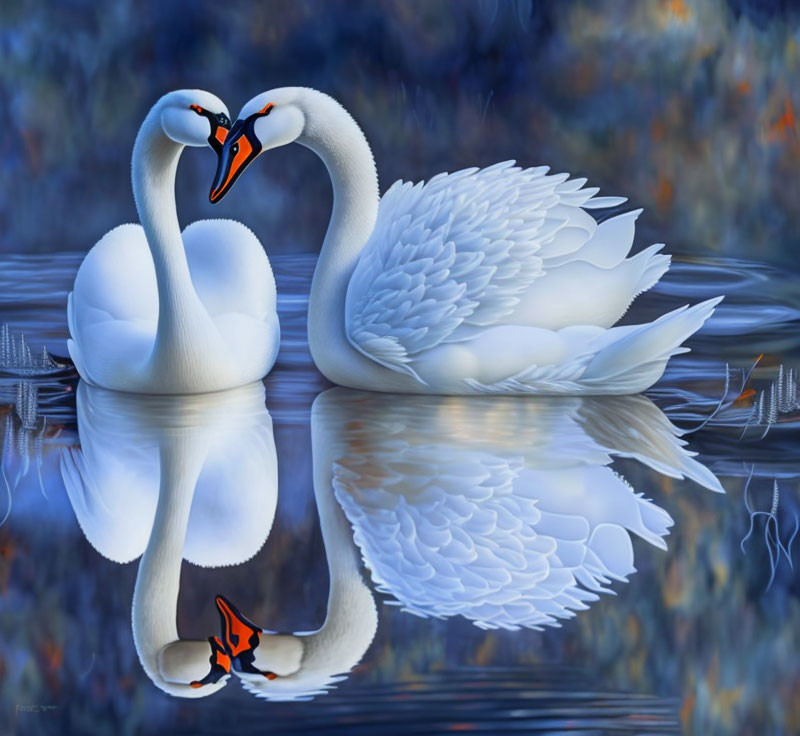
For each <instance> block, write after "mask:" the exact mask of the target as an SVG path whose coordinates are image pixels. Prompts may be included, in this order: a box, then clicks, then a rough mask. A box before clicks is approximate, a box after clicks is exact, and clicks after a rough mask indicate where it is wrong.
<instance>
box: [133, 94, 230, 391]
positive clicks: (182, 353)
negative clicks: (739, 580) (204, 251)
mask: <svg viewBox="0 0 800 736" xmlns="http://www.w3.org/2000/svg"><path fill="white" fill-rule="evenodd" d="M161 112H162V111H161V109H160V106H159V105H156V106H155V107H154V108H153V109H152V110H151V111H150V114H149V115H148V116H147V117H146V118H145V121H144V122H143V123H142V127H141V128H140V129H139V134H138V135H137V137H136V143H135V144H134V146H133V160H132V165H131V174H132V180H133V196H134V199H135V200H136V209H137V210H138V212H139V219H140V221H141V223H142V227H143V228H144V231H145V235H146V237H147V242H148V245H149V246H150V251H151V253H152V256H153V264H154V266H155V271H156V281H157V284H158V331H157V334H156V340H155V344H154V346H153V353H152V355H151V356H150V367H151V370H153V371H156V372H158V371H161V370H163V369H164V368H166V367H167V366H169V367H170V368H171V369H172V371H173V372H174V370H175V366H176V364H180V363H187V364H188V363H191V362H194V361H196V360H197V359H201V358H202V350H205V349H206V348H207V347H208V344H207V343H208V337H207V336H208V335H209V334H210V333H209V330H211V331H212V332H213V329H214V328H213V322H212V320H211V319H210V317H209V315H208V312H207V311H206V309H205V307H204V306H203V304H202V302H201V301H200V298H199V297H198V295H197V292H196V291H195V288H194V286H193V284H192V277H191V274H190V272H189V264H188V262H187V260H186V252H185V250H184V248H183V239H182V237H181V231H180V225H179V224H178V214H177V209H176V204H175V174H176V172H177V168H178V160H179V159H180V156H181V154H182V153H183V149H184V146H183V145H182V144H180V143H176V142H175V141H173V140H172V139H171V138H169V137H168V136H167V134H166V133H165V132H164V129H163V127H162V125H161ZM166 388H168V387H166Z"/></svg>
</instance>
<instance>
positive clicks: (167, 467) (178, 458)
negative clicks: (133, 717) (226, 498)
mask: <svg viewBox="0 0 800 736" xmlns="http://www.w3.org/2000/svg"><path fill="white" fill-rule="evenodd" d="M204 457H205V447H204V443H202V442H200V443H198V442H197V440H196V438H192V437H187V436H185V435H183V436H181V435H173V436H169V435H168V436H165V438H164V440H163V441H162V443H161V452H160V459H161V484H160V488H159V494H158V504H157V506H156V514H155V519H154V520H153V529H152V531H151V532H150V540H149V542H148V543H147V548H146V549H145V551H144V554H143V555H142V559H141V561H140V563H139V572H138V574H137V576H136V586H135V588H134V591H133V606H132V608H133V611H132V619H133V641H134V644H135V646H136V651H137V653H138V655H139V660H140V661H141V663H142V667H143V668H144V671H145V672H146V673H147V676H148V677H149V678H150V679H151V680H152V681H153V683H155V684H156V685H157V686H158V687H159V688H161V690H163V691H164V692H166V693H169V694H170V695H177V696H180V697H184V698H197V697H204V696H207V695H210V694H211V693H212V692H213V691H215V690H217V689H219V688H221V687H223V686H224V685H225V683H224V681H223V682H219V683H217V684H215V685H207V686H205V687H202V688H199V689H195V688H192V687H191V686H190V685H189V684H188V683H187V684H181V683H177V682H171V681H169V680H167V679H165V677H164V675H163V673H162V670H161V667H160V664H159V656H160V655H161V653H162V651H163V650H164V648H165V647H167V646H168V645H170V644H173V643H175V642H178V641H179V636H178V626H177V621H176V618H177V609H178V593H179V590H180V576H181V562H182V560H183V546H184V542H185V539H186V528H187V525H188V523H189V512H190V510H191V507H192V498H193V496H194V489H195V486H196V485H197V478H198V476H199V475H200V471H201V469H202V466H203V462H202V460H203V458H204ZM192 644H194V642H192ZM198 644H200V649H202V650H203V651H205V652H206V653H207V652H208V645H207V644H206V643H205V642H202V643H200V642H198ZM206 656H207V654H206ZM206 669H207V668H206Z"/></svg>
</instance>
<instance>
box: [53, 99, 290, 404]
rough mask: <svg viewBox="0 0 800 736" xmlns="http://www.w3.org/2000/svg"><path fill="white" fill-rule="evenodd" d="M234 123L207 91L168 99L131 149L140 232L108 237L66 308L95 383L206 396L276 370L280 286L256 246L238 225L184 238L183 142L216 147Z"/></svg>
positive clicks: (85, 266)
mask: <svg viewBox="0 0 800 736" xmlns="http://www.w3.org/2000/svg"><path fill="white" fill-rule="evenodd" d="M229 125H230V121H229V120H228V115H227V110H226V108H225V106H224V105H223V104H222V102H221V101H220V100H219V99H217V98H216V97H214V96H213V95H211V94H209V93H208V92H203V91H201V90H181V91H177V92H170V93H169V94H167V95H164V97H162V98H161V99H160V100H159V101H158V102H157V103H156V104H155V105H154V106H153V108H152V109H151V110H150V113H149V114H148V115H147V117H146V118H145V120H144V122H143V123H142V127H141V128H140V130H139V134H138V136H137V138H136V143H135V145H134V147H133V163H132V177H133V194H134V198H135V200H136V207H137V209H138V211H139V218H140V220H141V223H142V224H141V226H140V225H120V226H119V227H117V228H114V229H113V230H111V231H110V232H109V233H107V234H106V235H104V236H103V238H101V240H100V241H99V242H98V243H97V245H95V246H94V248H92V250H91V251H90V252H89V254H88V255H87V256H86V258H85V260H84V261H83V263H82V264H81V267H80V270H79V271H78V275H77V276H76V278H75V286H74V289H73V291H72V293H71V294H70V296H69V301H68V321H69V331H70V335H71V337H72V339H71V340H70V341H69V343H68V345H69V352H70V355H71V357H72V359H73V361H74V363H75V365H76V367H77V369H78V371H79V373H80V374H81V376H82V377H83V378H84V379H85V380H86V381H88V382H89V383H92V384H95V385H97V386H103V387H104V388H110V389H115V390H119V391H133V392H143V393H153V394H154V393H161V394H163V393H170V394H184V393H200V392H206V391H218V390H222V389H227V388H233V387H235V386H241V385H244V384H246V383H249V382H251V381H255V380H258V379H260V378H262V377H263V376H264V375H265V374H267V373H268V372H269V370H270V368H271V367H272V365H273V364H274V362H275V357H276V355H277V352H278V343H279V339H280V329H279V326H278V316H277V312H276V296H275V279H274V277H273V275H272V269H271V268H270V264H269V260H268V259H267V257H266V254H265V253H264V250H263V249H262V247H261V244H260V243H259V241H258V239H257V238H256V237H255V235H253V233H252V232H250V230H248V229H247V228H246V227H245V226H244V225H242V224H241V223H238V222H234V221H231V220H201V221H198V222H195V223H193V224H191V225H189V227H187V228H186V229H185V230H184V231H183V234H181V231H180V228H179V225H178V217H177V214H176V209H175V173H176V170H177V165H178V160H179V158H180V155H181V153H182V151H183V148H184V146H187V145H188V146H206V145H209V143H210V144H212V146H213V147H219V145H220V143H221V141H222V140H224V137H225V135H226V132H227V127H228V126H229Z"/></svg>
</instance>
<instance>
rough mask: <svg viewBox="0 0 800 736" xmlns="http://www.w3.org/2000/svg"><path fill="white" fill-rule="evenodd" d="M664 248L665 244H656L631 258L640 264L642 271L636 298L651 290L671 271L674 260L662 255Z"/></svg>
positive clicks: (635, 293)
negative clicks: (671, 263) (670, 267)
mask: <svg viewBox="0 0 800 736" xmlns="http://www.w3.org/2000/svg"><path fill="white" fill-rule="evenodd" d="M663 247H664V244H663V243H656V244H655V245H651V246H650V247H649V248H645V249H644V250H643V251H642V252H641V253H637V254H636V255H635V256H634V257H633V258H631V260H632V261H636V262H638V263H639V264H640V265H641V269H642V270H641V273H640V275H639V280H638V281H637V282H636V286H635V287H634V290H633V293H634V295H635V296H638V295H639V294H641V293H643V292H645V291H647V290H648V289H650V288H651V287H652V286H653V285H654V284H656V283H657V282H658V280H659V279H660V278H661V277H662V276H663V275H664V274H665V273H666V272H667V271H668V270H669V266H670V262H671V260H672V258H671V256H669V255H667V254H665V253H661V249H662V248H663Z"/></svg>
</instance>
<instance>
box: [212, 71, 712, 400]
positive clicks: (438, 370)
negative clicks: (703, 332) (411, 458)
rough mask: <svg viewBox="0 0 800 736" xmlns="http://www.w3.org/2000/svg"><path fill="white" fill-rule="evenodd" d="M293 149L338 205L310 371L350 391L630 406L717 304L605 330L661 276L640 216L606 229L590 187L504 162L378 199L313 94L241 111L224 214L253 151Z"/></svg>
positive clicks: (344, 127)
mask: <svg viewBox="0 0 800 736" xmlns="http://www.w3.org/2000/svg"><path fill="white" fill-rule="evenodd" d="M292 141H297V142H298V143H301V144H303V145H305V146H307V147H308V148H310V149H312V150H313V151H314V152H315V153H317V154H318V155H319V156H320V158H321V159H322V160H323V161H324V162H325V165H326V166H327V168H328V172H329V174H330V176H331V179H332V182H333V192H334V205H333V213H332V215H331V220H330V224H329V226H328V231H327V234H326V236H325V241H324V243H323V245H322V250H321V253H320V257H319V261H318V264H317V268H316V272H315V273H314V279H313V282H312V286H311V297H310V302H309V314H308V339H309V346H310V348H311V353H312V356H313V358H314V361H315V363H316V364H317V367H318V368H319V369H320V371H322V373H324V374H325V376H326V377H327V378H329V379H330V380H331V381H333V382H334V383H338V384H341V385H343V386H350V387H354V388H363V389H370V390H379V391H397V392H403V393H439V394H479V393H487V392H488V393H505V394H529V393H541V394H564V393H583V394H625V393H636V392H639V391H642V390H644V389H646V388H647V387H649V386H650V385H652V384H653V383H654V382H655V381H656V380H658V378H660V376H661V375H662V373H663V371H664V368H665V366H666V363H667V360H668V359H669V358H670V357H671V356H672V355H674V354H675V353H678V352H683V351H684V350H685V348H681V347H680V346H681V343H682V342H683V341H684V340H686V338H688V337H689V336H690V335H691V334H692V333H694V332H695V331H696V330H698V329H699V328H700V326H701V325H702V324H703V323H704V322H705V320H706V319H708V317H709V316H710V315H711V314H712V312H713V310H714V306H715V305H716V304H717V303H718V302H719V301H720V300H719V299H711V300H709V301H706V302H703V303H702V304H698V305H696V306H694V307H691V308H686V307H684V308H681V309H677V310H675V311H673V312H670V313H669V314H666V315H664V316H662V317H661V318H659V319H657V320H656V321H655V322H653V323H649V324H643V325H633V326H625V327H612V325H614V324H615V323H616V322H617V321H618V320H619V319H620V317H622V315H623V314H624V313H625V311H626V310H627V309H628V307H629V305H630V304H631V302H632V300H633V299H634V298H635V297H636V296H637V295H638V294H640V293H641V292H643V291H645V290H647V289H649V288H650V287H651V286H652V285H653V284H654V283H655V282H656V281H658V279H659V278H660V277H661V276H662V275H663V274H664V272H665V271H666V270H667V269H668V267H669V257H668V256H666V255H661V254H659V251H660V250H661V247H662V246H661V245H654V246H651V247H650V248H647V249H646V250H644V251H642V252H641V253H639V254H637V255H636V256H634V257H632V258H626V256H627V255H628V253H629V251H630V248H631V245H632V242H633V235H634V223H635V220H636V218H637V216H638V214H639V211H638V210H637V211H634V212H628V213H626V214H623V215H619V216H618V217H614V218H612V219H610V220H608V221H606V222H604V223H602V224H600V225H598V224H597V223H596V222H595V220H594V219H593V218H592V217H591V216H590V215H589V214H588V213H587V211H586V210H588V209H592V208H599V207H608V206H611V205H616V204H619V203H621V202H624V201H625V200H624V199H620V198H607V197H606V198H597V197H595V196H594V195H595V194H596V193H597V189H584V188H583V186H584V184H585V183H586V180H585V179H573V180H569V179H568V175H566V174H558V175H547V167H539V168H533V169H519V168H517V167H515V166H514V165H513V162H505V163H501V164H497V165H495V166H491V167H489V168H487V169H483V170H478V169H467V170H464V171H459V172H457V173H454V174H449V175H448V174H439V175H438V176H435V177H434V178H433V179H431V180H430V181H429V182H428V183H427V184H422V183H420V184H416V185H412V184H410V183H402V182H398V183H396V184H394V185H393V186H392V187H391V188H390V189H389V191H388V192H387V193H386V194H385V195H384V196H383V198H382V199H380V201H379V194H378V180H377V174H376V169H375V163H374V161H373V158H372V154H371V152H370V148H369V145H368V143H367V140H366V138H365V137H364V135H363V133H362V132H361V130H360V128H359V127H358V125H357V124H356V122H355V121H354V120H353V118H352V117H351V116H350V115H349V114H348V113H347V111H346V110H345V109H344V108H343V107H342V106H341V105H340V104H339V103H338V102H336V101H335V100H333V99H332V98H330V97H328V96H327V95H325V94H322V93H321V92H318V91H315V90H312V89H306V88H299V87H286V88H281V89H274V90H271V91H269V92H265V93H263V94H260V95H258V96H257V97H255V98H253V99H252V100H251V101H250V102H248V103H247V104H246V105H245V106H244V108H243V109H242V111H241V112H240V114H239V120H237V121H236V123H235V124H234V125H233V127H232V128H231V132H230V134H229V136H228V137H227V139H226V141H225V144H224V146H223V147H222V149H220V150H219V151H218V155H219V165H218V168H217V176H216V178H215V181H214V185H213V187H212V190H211V195H210V198H211V201H212V202H218V201H219V200H220V199H221V198H222V197H223V196H224V195H225V193H226V192H227V191H228V190H229V189H230V187H231V186H232V185H233V183H234V182H235V181H236V179H237V178H238V176H239V175H240V174H241V173H242V171H243V170H244V169H245V168H246V167H247V166H248V165H249V164H250V163H251V162H252V161H253V160H255V158H256V157H257V156H258V155H259V154H260V153H261V152H262V151H266V150H268V149H270V148H275V147H277V146H282V145H285V144H287V143H291V142H292Z"/></svg>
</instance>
